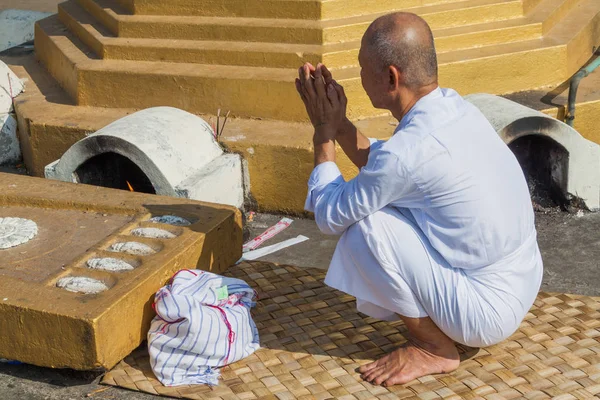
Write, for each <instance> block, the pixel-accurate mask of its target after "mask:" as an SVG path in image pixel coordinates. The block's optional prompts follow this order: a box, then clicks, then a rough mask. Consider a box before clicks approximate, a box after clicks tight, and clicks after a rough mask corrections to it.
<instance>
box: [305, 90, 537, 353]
mask: <svg viewBox="0 0 600 400" xmlns="http://www.w3.org/2000/svg"><path fill="white" fill-rule="evenodd" d="M305 208H306V209H307V210H308V211H312V212H314V213H315V220H316V222H317V224H318V226H319V228H320V229H321V230H322V231H323V232H325V233H329V234H341V235H342V237H341V239H340V241H339V243H338V246H337V248H336V251H335V254H334V256H333V260H332V262H331V265H330V268H329V271H328V273H327V277H326V280H325V283H326V284H328V285H329V286H331V287H334V288H336V289H338V290H341V291H344V292H346V293H349V294H351V295H353V296H355V297H356V298H357V305H358V309H359V311H361V312H364V313H365V314H368V315H371V316H373V317H376V318H382V319H391V318H395V317H397V314H400V315H403V316H406V317H413V318H418V317H425V316H429V317H431V318H432V320H433V321H434V322H435V323H436V324H437V325H438V326H439V328H440V329H441V330H442V331H443V332H444V333H445V334H446V335H448V336H449V337H450V338H452V339H453V340H455V341H457V342H459V343H463V344H466V345H469V346H487V345H491V344H494V343H497V342H499V341H501V340H503V339H505V338H506V337H508V336H510V335H511V334H512V333H513V332H514V331H515V330H516V329H517V328H518V326H519V324H520V322H521V320H522V319H523V317H524V316H525V314H526V313H527V311H528V310H529V308H530V307H531V305H532V304H533V301H534V300H535V297H536V295H537V292H538V290H539V287H540V285H541V280H542V272H543V265H542V259H541V256H540V252H539V249H538V245H537V238H536V230H535V225H534V214H533V209H532V206H531V200H530V197H529V191H528V188H527V183H526V181H525V178H524V176H523V172H522V170H521V168H520V166H519V164H518V162H517V160H516V158H515V157H514V155H513V154H512V152H511V151H510V150H509V149H508V147H507V146H506V145H505V144H504V143H503V142H502V140H501V139H500V138H499V136H498V134H497V133H496V132H495V130H494V129H493V128H492V126H491V125H490V124H489V122H488V121H487V120H486V118H485V117H484V116H483V114H481V112H480V111H479V110H478V109H477V108H476V107H475V106H473V105H472V104H470V103H468V102H467V101H465V100H464V99H463V98H462V97H461V96H459V95H458V94H457V93H456V92H455V91H453V90H450V89H440V88H438V89H436V90H434V91H433V92H432V93H430V94H429V95H427V96H425V97H423V98H422V99H420V100H419V101H418V102H417V104H416V105H415V106H414V107H413V108H412V109H411V110H410V111H409V112H408V113H407V114H406V115H405V116H404V118H403V119H402V121H400V124H399V125H398V127H397V129H396V131H395V133H394V135H393V137H392V138H391V139H389V140H387V141H376V140H372V141H371V148H370V153H369V160H368V163H367V165H366V166H365V167H363V168H362V169H361V171H360V172H359V174H358V175H357V177H355V178H354V179H352V180H350V181H348V182H346V181H345V180H344V179H343V177H342V175H341V173H340V171H339V169H338V168H337V166H336V164H335V163H333V162H326V163H323V164H320V165H318V166H317V167H316V168H315V169H314V171H313V173H312V175H311V177H310V180H309V191H308V196H307V199H306V205H305Z"/></svg>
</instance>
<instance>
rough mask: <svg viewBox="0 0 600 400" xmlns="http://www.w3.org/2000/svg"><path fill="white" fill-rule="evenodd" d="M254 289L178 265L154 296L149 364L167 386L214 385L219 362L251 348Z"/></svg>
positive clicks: (255, 334)
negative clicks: (251, 310) (154, 312)
mask: <svg viewBox="0 0 600 400" xmlns="http://www.w3.org/2000/svg"><path fill="white" fill-rule="evenodd" d="M255 297H256V292H255V291H254V290H253V289H252V288H251V287H250V286H248V284H247V283H246V282H244V281H243V280H240V279H235V278H228V277H224V276H220V275H216V274H213V273H210V272H206V271H200V270H182V271H179V272H178V273H177V274H175V276H174V277H173V278H172V279H171V282H170V283H169V284H168V285H166V286H164V287H163V288H161V289H160V290H159V291H158V292H157V293H156V296H155V297H154V304H153V306H154V310H155V311H156V317H155V318H154V320H153V321H152V324H151V326H150V331H149V332H148V352H149V353H150V364H151V366H152V370H153V371H154V374H155V375H156V378H157V379H158V380H159V381H160V382H161V383H162V384H163V385H165V386H178V385H187V384H208V385H217V384H218V379H219V371H218V369H217V368H219V367H223V366H225V365H228V364H231V363H234V362H236V361H239V360H241V359H242V358H244V357H247V356H249V355H250V354H252V353H254V352H255V351H256V350H257V349H258V348H259V347H260V344H259V338H258V330H257V329H256V325H255V324H254V321H253V320H252V317H251V315H250V309H251V308H252V307H254V305H255V303H254V299H255Z"/></svg>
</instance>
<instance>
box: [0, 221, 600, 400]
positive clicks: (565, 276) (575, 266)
mask: <svg viewBox="0 0 600 400" xmlns="http://www.w3.org/2000/svg"><path fill="white" fill-rule="evenodd" d="M280 218H281V216H276V215H266V214H259V215H257V216H256V217H255V220H254V221H253V222H251V223H250V224H249V227H250V231H251V232H250V233H251V234H252V235H257V234H260V233H261V232H262V231H263V230H264V229H265V228H266V227H267V226H271V225H272V224H274V223H276V222H277V221H278V220H279V219H280ZM536 220H537V226H538V232H539V243H540V246H541V248H542V253H543V257H544V263H545V274H544V282H543V284H542V290H545V291H551V292H554V291H555V292H568V293H578V294H585V295H591V296H600V274H599V273H598V270H599V269H600V261H599V260H600V231H598V229H597V227H598V226H599V225H600V214H599V213H595V214H585V215H584V216H582V217H577V216H575V215H571V214H565V213H553V214H547V215H544V214H536ZM299 234H303V235H306V236H308V237H309V238H310V240H309V241H307V242H304V243H300V244H298V245H296V246H293V247H290V248H288V249H285V250H283V251H281V252H279V253H274V254H272V255H270V256H267V257H265V258H264V260H268V261H272V262H280V263H289V264H293V265H298V266H303V267H317V268H327V266H328V264H329V259H330V257H331V254H333V250H334V247H335V244H336V242H337V239H336V237H333V236H326V235H322V234H321V233H320V232H319V231H318V229H317V227H316V225H315V223H314V221H312V220H307V219H296V220H294V222H293V223H292V225H291V226H290V227H289V228H288V229H286V230H285V231H283V232H282V233H280V234H279V235H277V236H275V238H273V239H271V240H270V241H269V242H267V243H266V244H267V245H268V244H272V243H277V242H279V241H281V240H284V239H287V238H290V237H294V236H297V235H299ZM98 381H99V376H96V375H94V374H91V373H79V372H75V371H70V370H50V369H44V368H38V367H34V366H30V365H21V366H11V365H6V364H2V363H0V399H2V400H4V399H6V400H12V399H20V400H21V399H23V400H65V399H80V398H82V397H84V396H85V395H87V394H88V393H93V392H94V391H95V390H98V389H101V390H103V389H105V390H103V391H102V392H98V393H95V394H93V396H92V397H91V398H92V399H100V400H109V399H110V400H152V399H156V397H155V396H151V395H145V394H140V393H135V392H130V391H126V390H121V389H116V388H106V387H104V386H99V385H98V384H97V383H98Z"/></svg>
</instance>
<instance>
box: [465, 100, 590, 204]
mask: <svg viewBox="0 0 600 400" xmlns="http://www.w3.org/2000/svg"><path fill="white" fill-rule="evenodd" d="M465 98H466V99H467V100H468V101H470V102H471V103H472V104H474V105H475V106H476V107H477V108H479V109H480V110H481V112H482V113H483V114H484V115H485V116H486V117H487V119H488V120H489V121H490V123H491V124H492V126H493V127H494V129H496V131H497V132H498V134H499V135H500V137H501V138H502V140H504V142H505V143H506V144H507V145H509V147H511V149H512V150H513V152H514V153H515V155H516V156H517V158H518V159H519V162H520V163H521V166H522V167H523V170H524V171H525V174H526V176H527V178H528V180H530V186H531V180H532V179H535V180H537V181H538V182H540V183H541V184H542V185H545V186H547V191H548V192H549V195H550V196H551V197H553V198H554V200H555V202H556V203H558V205H561V206H562V205H563V204H561V203H563V202H568V201H569V199H571V198H573V196H576V197H577V198H579V199H581V200H583V201H584V202H585V205H586V206H587V207H588V208H589V209H591V210H598V209H599V208H600V146H599V145H598V144H596V143H594V142H591V141H589V140H587V139H585V138H584V137H583V136H581V135H580V134H579V133H578V132H577V131H576V130H574V129H573V128H571V127H570V126H568V125H567V124H565V123H563V122H561V121H558V120H556V119H554V118H551V117H549V116H547V115H546V114H543V113H541V112H539V111H535V110H533V109H531V108H528V107H525V106H522V105H520V104H518V103H515V102H513V101H511V100H508V99H505V98H502V97H498V96H494V95H490V94H473V95H469V96H466V97H465ZM498 173H502V171H498Z"/></svg>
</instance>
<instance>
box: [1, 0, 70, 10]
mask: <svg viewBox="0 0 600 400" xmlns="http://www.w3.org/2000/svg"><path fill="white" fill-rule="evenodd" d="M63 1H64V0H2V3H0V10H5V9H9V8H15V9H21V10H31V11H41V12H49V13H55V12H56V7H57V6H58V4H60V3H62V2H63Z"/></svg>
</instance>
